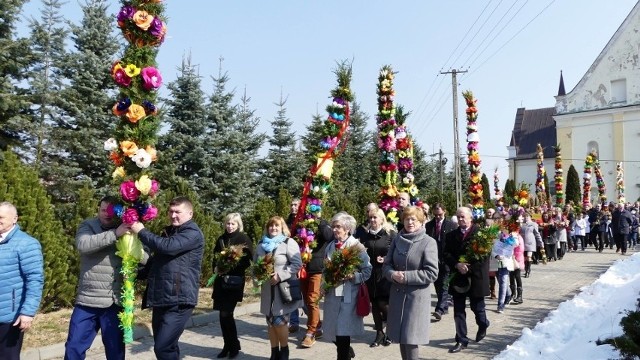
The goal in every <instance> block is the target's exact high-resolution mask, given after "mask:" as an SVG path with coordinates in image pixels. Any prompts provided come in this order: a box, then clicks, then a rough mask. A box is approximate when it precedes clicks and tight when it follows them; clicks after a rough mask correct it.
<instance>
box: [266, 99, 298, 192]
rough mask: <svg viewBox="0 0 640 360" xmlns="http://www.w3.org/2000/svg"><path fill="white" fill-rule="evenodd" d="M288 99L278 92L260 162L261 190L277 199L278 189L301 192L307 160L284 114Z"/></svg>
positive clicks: (289, 121)
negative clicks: (273, 116) (270, 131)
mask: <svg viewBox="0 0 640 360" xmlns="http://www.w3.org/2000/svg"><path fill="white" fill-rule="evenodd" d="M286 102H287V99H286V98H284V99H283V97H282V95H280V101H279V102H277V103H275V105H276V106H277V107H278V113H277V115H276V117H275V118H274V119H273V120H272V121H271V128H272V129H273V135H272V136H270V137H269V140H268V141H269V145H270V147H269V153H268V154H267V157H266V159H265V160H264V162H263V168H264V169H265V170H264V172H263V173H262V174H261V176H260V177H261V181H260V183H261V186H262V191H263V192H264V194H266V195H267V196H269V197H271V198H272V199H276V197H277V196H278V194H279V192H280V190H281V189H285V190H286V191H287V192H288V193H289V194H300V193H301V190H302V180H303V175H304V173H305V171H306V167H307V166H306V163H305V161H304V157H303V156H302V153H301V152H299V151H296V143H297V141H296V133H295V132H293V131H292V130H291V125H292V122H291V120H289V118H288V117H287V108H286V107H285V104H286Z"/></svg>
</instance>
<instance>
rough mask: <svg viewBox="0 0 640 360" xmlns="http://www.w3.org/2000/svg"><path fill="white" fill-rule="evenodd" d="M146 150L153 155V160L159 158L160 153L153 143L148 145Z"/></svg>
mask: <svg viewBox="0 0 640 360" xmlns="http://www.w3.org/2000/svg"><path fill="white" fill-rule="evenodd" d="M145 150H146V151H147V153H148V154H149V155H151V161H156V160H158V153H157V152H156V149H155V148H154V147H152V146H151V145H147V147H146V148H145Z"/></svg>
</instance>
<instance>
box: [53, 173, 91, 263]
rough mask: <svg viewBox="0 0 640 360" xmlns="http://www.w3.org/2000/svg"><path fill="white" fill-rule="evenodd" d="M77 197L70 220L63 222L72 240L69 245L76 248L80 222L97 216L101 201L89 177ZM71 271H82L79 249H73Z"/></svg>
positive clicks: (70, 207)
mask: <svg viewBox="0 0 640 360" xmlns="http://www.w3.org/2000/svg"><path fill="white" fill-rule="evenodd" d="M75 198H76V199H77V200H76V201H75V202H73V204H71V205H72V206H69V211H70V214H69V215H67V216H66V218H68V219H69V220H68V221H63V222H62V226H63V227H64V233H65V234H66V236H67V238H68V239H69V240H70V241H71V243H70V244H69V245H70V246H71V248H72V249H76V247H75V245H76V244H75V237H76V232H77V231H78V227H79V226H80V223H81V222H83V221H84V220H86V219H88V218H92V217H95V216H97V210H98V207H99V203H98V201H100V199H99V198H98V197H97V195H96V191H95V189H94V188H93V185H92V184H91V181H90V180H89V179H87V180H85V182H84V185H83V186H82V187H81V188H79V189H78V190H77V194H76V196H75ZM58 218H60V217H59V216H58ZM69 271H70V272H71V273H72V274H79V273H80V254H79V253H78V252H77V251H73V253H72V255H71V257H70V259H69Z"/></svg>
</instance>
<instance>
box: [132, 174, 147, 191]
mask: <svg viewBox="0 0 640 360" xmlns="http://www.w3.org/2000/svg"><path fill="white" fill-rule="evenodd" d="M135 185H136V189H138V191H140V193H141V194H142V195H148V194H149V192H150V191H151V179H150V178H149V176H147V175H142V176H140V179H138V180H136V182H135Z"/></svg>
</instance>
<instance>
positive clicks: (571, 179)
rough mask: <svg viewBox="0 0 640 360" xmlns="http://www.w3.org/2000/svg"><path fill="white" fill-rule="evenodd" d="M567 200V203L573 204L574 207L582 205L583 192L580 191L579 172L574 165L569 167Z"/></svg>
mask: <svg viewBox="0 0 640 360" xmlns="http://www.w3.org/2000/svg"><path fill="white" fill-rule="evenodd" d="M566 184H567V185H566V186H567V187H566V190H565V194H566V198H565V203H566V204H569V203H570V202H573V204H574V205H580V204H582V201H581V198H582V195H581V191H580V176H578V172H577V171H576V168H575V167H573V164H572V165H571V166H569V171H567V182H566Z"/></svg>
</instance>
